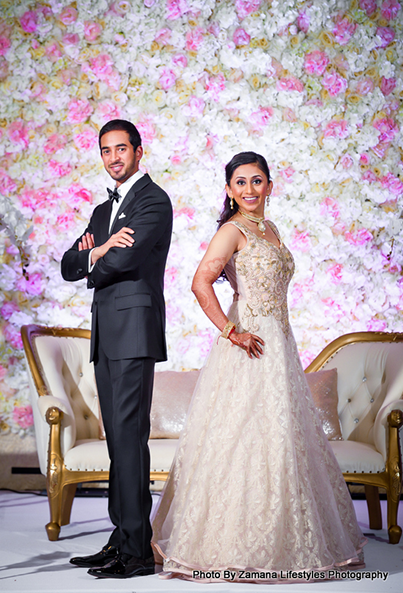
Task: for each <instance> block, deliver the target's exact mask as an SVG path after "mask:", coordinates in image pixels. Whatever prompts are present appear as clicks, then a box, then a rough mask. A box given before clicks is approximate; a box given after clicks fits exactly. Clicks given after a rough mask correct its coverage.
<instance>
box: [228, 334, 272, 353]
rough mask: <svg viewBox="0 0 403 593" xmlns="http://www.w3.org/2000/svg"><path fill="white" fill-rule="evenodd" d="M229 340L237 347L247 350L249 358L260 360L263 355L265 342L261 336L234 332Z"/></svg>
mask: <svg viewBox="0 0 403 593" xmlns="http://www.w3.org/2000/svg"><path fill="white" fill-rule="evenodd" d="M229 339H230V341H231V342H232V343H233V344H235V346H239V347H240V348H242V349H243V350H245V351H246V353H247V355H248V356H249V358H253V357H255V358H260V355H261V354H263V348H262V346H264V341H263V340H262V338H259V336H255V335H254V334H250V333H249V332H245V333H242V334H239V333H237V332H232V334H231V335H230V337H229Z"/></svg>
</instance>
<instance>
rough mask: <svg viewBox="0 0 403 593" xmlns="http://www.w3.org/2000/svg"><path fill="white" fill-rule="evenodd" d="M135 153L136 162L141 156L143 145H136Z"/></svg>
mask: <svg viewBox="0 0 403 593" xmlns="http://www.w3.org/2000/svg"><path fill="white" fill-rule="evenodd" d="M135 154H136V161H137V162H138V161H139V160H140V159H141V158H142V156H143V147H142V146H138V147H137V148H136V152H135Z"/></svg>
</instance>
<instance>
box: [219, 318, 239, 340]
mask: <svg viewBox="0 0 403 593" xmlns="http://www.w3.org/2000/svg"><path fill="white" fill-rule="evenodd" d="M235 328H236V325H235V323H232V321H228V323H227V325H226V326H225V327H224V329H223V330H222V334H221V337H222V338H225V339H226V340H228V338H229V337H230V335H231V334H232V332H233V331H235Z"/></svg>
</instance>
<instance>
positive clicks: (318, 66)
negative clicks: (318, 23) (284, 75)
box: [304, 49, 329, 76]
mask: <svg viewBox="0 0 403 593" xmlns="http://www.w3.org/2000/svg"><path fill="white" fill-rule="evenodd" d="M328 63H329V58H328V57H327V55H326V54H325V52H324V51H319V50H318V49H316V50H314V51H312V52H310V53H309V54H306V56H305V62H304V68H305V70H306V71H307V72H308V73H309V74H316V75H318V76H321V75H322V74H323V73H324V71H325V70H326V66H327V65H328Z"/></svg>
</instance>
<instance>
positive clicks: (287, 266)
mask: <svg viewBox="0 0 403 593" xmlns="http://www.w3.org/2000/svg"><path fill="white" fill-rule="evenodd" d="M268 222H269V224H270V227H271V229H272V230H273V232H274V233H275V235H276V236H277V238H278V240H279V242H280V247H277V246H276V245H273V244H272V243H269V242H268V241H266V240H265V239H261V238H260V237H258V236H257V235H255V233H253V232H252V231H250V230H249V229H248V228H247V227H246V226H245V225H243V224H242V223H241V222H238V221H231V223H230V224H233V225H235V226H236V227H237V228H238V229H239V230H240V231H241V232H242V233H243V234H244V235H245V236H246V238H247V244H246V246H245V247H244V249H242V250H241V251H239V252H238V253H235V254H234V255H233V256H232V258H231V260H230V261H229V262H228V264H227V266H229V267H234V268H235V275H236V278H237V282H238V286H237V287H234V286H233V288H234V289H235V291H236V293H237V298H238V299H239V300H242V298H243V296H242V293H243V294H244V298H245V299H246V306H245V308H244V310H243V313H242V314H241V319H240V321H241V324H242V326H243V327H244V329H246V330H248V331H251V332H256V331H258V330H259V324H258V322H257V320H258V317H259V316H260V315H261V316H263V317H267V316H269V315H273V316H274V317H275V318H276V319H277V320H278V321H279V322H280V323H281V327H282V329H283V332H284V334H285V335H286V336H287V337H288V336H289V333H290V322H289V318H288V307H287V290H288V285H289V283H290V280H291V278H292V275H293V273H294V268H295V266H294V259H293V257H292V255H291V253H290V251H289V250H288V249H287V247H286V246H285V245H284V244H283V243H282V241H281V239H280V236H279V232H278V230H277V227H276V226H275V225H274V224H273V223H272V222H270V221H268ZM227 266H226V270H227ZM228 272H229V273H228V277H229V278H231V277H233V276H234V274H233V273H232V274H231V272H230V271H228ZM238 295H239V296H238Z"/></svg>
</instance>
